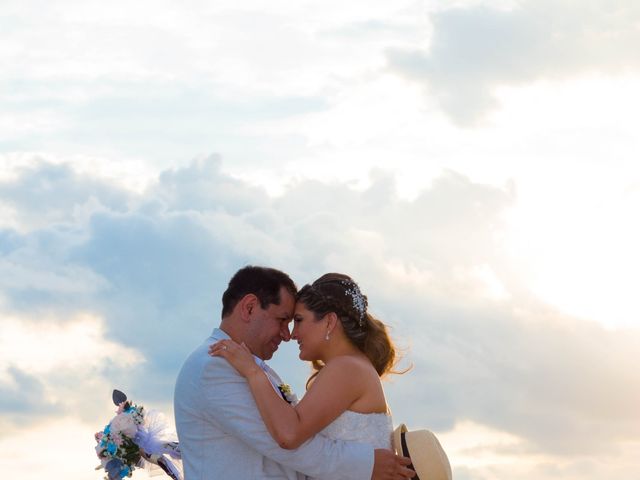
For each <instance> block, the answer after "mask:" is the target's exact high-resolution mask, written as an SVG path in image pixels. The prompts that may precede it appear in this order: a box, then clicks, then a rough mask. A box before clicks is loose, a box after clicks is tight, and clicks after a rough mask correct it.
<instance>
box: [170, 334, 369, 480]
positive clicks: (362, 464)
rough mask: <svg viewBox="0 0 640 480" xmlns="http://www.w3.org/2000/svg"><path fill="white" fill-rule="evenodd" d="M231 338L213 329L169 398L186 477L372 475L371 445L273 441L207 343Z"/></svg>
mask: <svg viewBox="0 0 640 480" xmlns="http://www.w3.org/2000/svg"><path fill="white" fill-rule="evenodd" d="M222 338H229V336H228V335H227V334H226V333H225V332H223V331H222V330H219V329H215V330H214V331H213V334H212V335H211V336H210V337H209V338H207V339H206V340H205V341H204V343H202V345H200V346H199V347H198V348H197V349H196V350H195V351H194V352H193V353H192V354H191V355H190V356H189V357H188V358H187V360H186V361H185V363H184V365H183V366H182V369H181V370H180V373H179V374H178V379H177V381H176V388H175V393H174V411H175V418H176V428H177V430H178V438H179V440H180V449H181V451H182V460H183V466H184V477H185V480H213V479H226V478H233V479H238V480H243V479H246V480H253V479H261V478H280V479H289V480H300V479H304V478H305V475H308V476H312V477H320V478H331V479H336V480H340V479H344V480H355V479H361V480H366V479H369V478H371V472H372V470H373V448H372V447H371V446H369V445H363V444H357V443H351V442H349V443H346V442H341V441H335V440H329V439H327V438H325V437H322V436H320V435H316V436H315V437H313V438H311V439H310V440H308V441H307V442H305V443H304V444H303V445H301V446H300V447H299V448H297V449H296V450H284V449H282V448H280V447H279V446H278V444H277V443H276V442H275V441H274V440H273V438H271V435H270V434H269V432H268V430H267V428H266V427H265V425H264V422H263V421H262V418H261V417H260V413H259V412H258V408H257V406H256V404H255V402H254V400H253V396H252V395H251V391H250V390H249V386H248V384H247V382H246V380H245V379H244V377H242V376H241V375H240V374H239V373H238V372H237V371H236V370H235V368H233V367H232V366H231V365H230V364H229V363H228V362H227V361H226V360H225V359H224V358H222V357H211V356H209V355H208V353H207V351H208V348H209V345H210V344H212V343H214V342H215V341H217V340H220V339H222Z"/></svg>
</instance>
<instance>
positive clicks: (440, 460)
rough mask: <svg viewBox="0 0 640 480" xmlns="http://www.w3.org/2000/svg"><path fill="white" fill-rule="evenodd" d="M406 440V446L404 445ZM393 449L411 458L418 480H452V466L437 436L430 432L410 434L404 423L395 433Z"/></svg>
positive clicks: (416, 431)
mask: <svg viewBox="0 0 640 480" xmlns="http://www.w3.org/2000/svg"><path fill="white" fill-rule="evenodd" d="M403 440H404V444H403ZM393 448H394V449H395V451H396V453H397V454H398V455H402V456H405V457H409V458H411V463H412V464H413V465H412V466H410V468H411V469H413V470H415V472H416V476H415V477H413V478H414V479H416V480H451V478H452V475H451V465H450V464H449V459H448V458H447V454H446V453H445V452H444V450H443V448H442V446H441V445H440V442H439V441H438V439H437V438H436V436H435V435H434V434H433V433H431V432H430V431H429V430H414V431H413V432H410V431H408V430H407V427H406V425H405V424H404V423H402V424H400V426H399V427H398V428H396V429H395V430H394V431H393Z"/></svg>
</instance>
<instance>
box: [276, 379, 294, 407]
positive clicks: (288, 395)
mask: <svg viewBox="0 0 640 480" xmlns="http://www.w3.org/2000/svg"><path fill="white" fill-rule="evenodd" d="M278 390H280V395H282V398H284V399H285V400H286V401H287V402H289V403H290V404H291V405H295V404H296V403H298V397H296V394H295V393H293V390H292V389H291V385H289V384H288V383H281V384H280V385H278Z"/></svg>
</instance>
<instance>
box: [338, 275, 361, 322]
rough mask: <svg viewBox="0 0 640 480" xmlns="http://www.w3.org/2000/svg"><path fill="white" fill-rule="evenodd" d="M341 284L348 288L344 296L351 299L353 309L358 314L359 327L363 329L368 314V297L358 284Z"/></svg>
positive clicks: (342, 281)
mask: <svg viewBox="0 0 640 480" xmlns="http://www.w3.org/2000/svg"><path fill="white" fill-rule="evenodd" d="M340 283H341V284H342V285H344V286H345V287H347V288H346V290H345V291H344V294H345V295H346V296H348V297H351V304H352V306H353V309H354V310H355V311H356V312H358V325H360V328H362V326H363V325H364V317H365V314H366V313H367V297H365V296H364V295H363V294H362V292H361V291H360V287H358V284H357V283H355V282H350V281H348V280H341V281H340Z"/></svg>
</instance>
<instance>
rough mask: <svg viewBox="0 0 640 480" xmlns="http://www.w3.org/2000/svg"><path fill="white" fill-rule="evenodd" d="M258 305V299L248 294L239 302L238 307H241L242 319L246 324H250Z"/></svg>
mask: <svg viewBox="0 0 640 480" xmlns="http://www.w3.org/2000/svg"><path fill="white" fill-rule="evenodd" d="M258 305H259V301H258V297H256V296H255V295H254V294H253V293H247V294H246V295H245V296H244V297H242V298H241V299H240V302H238V306H239V307H240V318H241V319H242V320H243V321H244V322H248V321H249V320H250V319H251V314H252V313H253V311H254V310H255V309H256V308H258Z"/></svg>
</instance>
